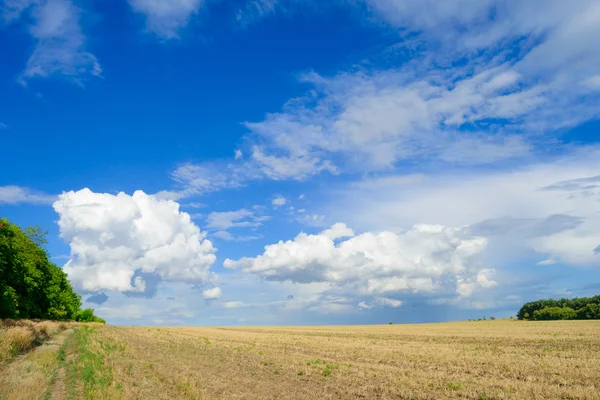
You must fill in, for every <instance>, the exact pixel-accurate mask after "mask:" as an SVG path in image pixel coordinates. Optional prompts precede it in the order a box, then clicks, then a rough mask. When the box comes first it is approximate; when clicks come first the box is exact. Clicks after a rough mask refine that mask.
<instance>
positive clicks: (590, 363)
mask: <svg viewBox="0 0 600 400" xmlns="http://www.w3.org/2000/svg"><path fill="white" fill-rule="evenodd" d="M599 333H600V321H556V322H521V321H506V320H505V321H500V320H497V321H486V322H484V321H481V322H464V323H443V324H429V325H391V326H390V325H386V326H338V327H261V328H258V327H255V328H191V327H183V328H125V327H105V328H102V329H99V330H98V331H97V333H96V334H95V335H96V336H95V339H94V343H95V344H94V348H96V351H97V352H99V353H98V354H101V360H102V363H101V365H102V368H104V369H105V371H104V373H105V374H106V376H110V377H111V380H110V382H109V383H108V384H107V385H106V388H107V390H108V389H110V390H113V391H114V390H117V389H118V391H116V392H114V393H118V394H119V397H121V396H122V397H123V398H125V399H149V398H152V399H315V398H319V399H446V398H448V399H600V334H599ZM107 349H108V350H107ZM114 393H113V396H115V394H114ZM97 395H98V398H110V397H109V396H104V397H103V395H102V394H101V393H100V392H98V393H97ZM88 398H92V397H88Z"/></svg>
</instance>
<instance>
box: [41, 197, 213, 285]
mask: <svg viewBox="0 0 600 400" xmlns="http://www.w3.org/2000/svg"><path fill="white" fill-rule="evenodd" d="M53 207H54V210H55V211H56V212H57V213H58V215H59V217H60V219H59V221H58V225H59V227H60V236H61V238H62V239H63V240H65V241H66V242H67V243H69V246H70V247H71V259H70V260H69V261H68V262H67V264H65V266H64V267H63V269H64V271H65V272H66V273H67V274H68V275H69V279H70V280H71V282H72V283H73V284H74V285H75V286H76V287H77V288H78V289H80V290H84V291H100V290H116V291H122V292H144V290H145V289H146V281H145V280H144V278H143V275H144V274H152V275H153V276H156V277H158V278H160V279H162V280H165V281H172V282H187V283H195V284H198V283H204V282H207V281H209V280H210V279H211V273H210V267H211V266H212V265H213V263H214V262H215V259H216V257H215V255H214V253H215V251H216V249H215V248H214V247H213V246H212V243H211V242H210V241H209V240H206V239H205V236H206V234H205V233H203V232H201V231H200V229H199V228H198V227H197V226H196V225H195V224H194V223H193V222H192V221H191V220H190V216H189V215H188V214H187V213H184V212H180V211H179V205H178V204H177V203H176V202H174V201H169V200H161V199H158V198H156V197H154V196H152V195H147V194H145V193H144V192H142V191H136V192H135V193H134V194H133V195H132V196H130V195H127V194H125V193H119V194H117V195H111V194H107V193H94V192H92V191H91V190H89V189H83V190H79V191H77V192H74V191H70V192H66V193H63V194H61V195H60V196H59V198H58V200H57V201H56V202H55V203H54V205H53Z"/></svg>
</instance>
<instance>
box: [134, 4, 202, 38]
mask: <svg viewBox="0 0 600 400" xmlns="http://www.w3.org/2000/svg"><path fill="white" fill-rule="evenodd" d="M129 4H130V5H131V8H133V10H134V11H135V12H138V13H141V14H143V15H144V16H145V17H146V27H147V28H148V30H149V31H151V32H153V33H154V34H156V35H157V36H159V37H161V38H163V39H174V38H178V37H179V31H180V30H181V29H182V28H184V27H185V26H187V25H188V23H189V21H190V18H191V17H192V16H193V15H194V14H196V13H197V12H198V10H199V9H200V7H201V6H202V4H203V1H202V0H129Z"/></svg>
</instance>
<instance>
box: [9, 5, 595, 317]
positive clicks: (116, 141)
mask: <svg viewBox="0 0 600 400" xmlns="http://www.w3.org/2000/svg"><path fill="white" fill-rule="evenodd" d="M599 37H600V3H599V2H598V1H595V0H575V1H571V2H565V1H562V0H544V1H541V0H539V1H538V0H531V1H526V2H524V1H519V0H449V1H445V2H438V1H433V0H332V1H328V2H322V1H316V0H107V1H98V0H96V1H94V0H0V50H1V52H0V54H1V56H0V57H1V62H0V150H1V154H2V165H1V167H0V217H6V218H9V219H10V220H11V221H13V222H14V223H17V224H19V225H20V226H23V227H26V226H31V225H39V226H40V227H42V228H44V229H47V230H48V237H47V239H48V245H47V250H48V252H49V254H50V255H51V257H52V261H53V262H54V263H56V264H57V265H59V266H61V267H62V268H63V270H64V271H65V272H66V273H67V274H68V276H69V279H70V280H71V282H72V284H73V286H74V288H75V289H76V291H77V292H78V293H80V294H81V295H82V298H83V306H84V307H91V308H94V309H95V311H96V313H97V314H98V315H99V316H101V317H103V318H105V319H106V320H107V321H108V323H111V324H117V325H217V326H218V325H321V324H372V323H387V322H394V323H421V322H435V321H450V320H464V319H468V318H480V317H483V316H488V317H490V316H495V317H497V318H498V317H509V316H514V315H515V314H516V312H517V310H518V309H519V308H520V306H521V305H522V304H523V303H524V302H526V301H531V300H536V299H539V298H562V297H580V296H590V295H595V294H597V293H599V292H600V283H598V282H600V143H599V141H600V121H599V117H600V47H598V45H597V39H598V38H599Z"/></svg>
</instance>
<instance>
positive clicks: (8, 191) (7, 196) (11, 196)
mask: <svg viewBox="0 0 600 400" xmlns="http://www.w3.org/2000/svg"><path fill="white" fill-rule="evenodd" d="M54 200H56V196H53V195H49V194H45V193H40V192H36V191H35V190H31V189H28V188H24V187H20V186H0V204H24V203H28V204H50V203H52V202H53V201H54Z"/></svg>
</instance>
